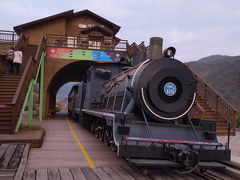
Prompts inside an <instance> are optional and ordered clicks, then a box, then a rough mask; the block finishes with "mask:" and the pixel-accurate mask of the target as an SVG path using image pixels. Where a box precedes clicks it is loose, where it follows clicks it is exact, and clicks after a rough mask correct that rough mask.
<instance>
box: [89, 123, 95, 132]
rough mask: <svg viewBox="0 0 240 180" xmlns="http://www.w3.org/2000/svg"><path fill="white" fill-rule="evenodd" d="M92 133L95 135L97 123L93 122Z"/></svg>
mask: <svg viewBox="0 0 240 180" xmlns="http://www.w3.org/2000/svg"><path fill="white" fill-rule="evenodd" d="M90 132H91V133H92V134H95V122H92V125H91V129H90Z"/></svg>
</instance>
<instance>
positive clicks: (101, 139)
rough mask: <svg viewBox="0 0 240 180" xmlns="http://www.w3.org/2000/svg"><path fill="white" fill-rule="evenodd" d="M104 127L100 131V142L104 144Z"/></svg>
mask: <svg viewBox="0 0 240 180" xmlns="http://www.w3.org/2000/svg"><path fill="white" fill-rule="evenodd" d="M104 129H105V128H104V127H102V128H101V129H100V131H99V140H100V141H102V142H103V140H104V134H105V133H104Z"/></svg>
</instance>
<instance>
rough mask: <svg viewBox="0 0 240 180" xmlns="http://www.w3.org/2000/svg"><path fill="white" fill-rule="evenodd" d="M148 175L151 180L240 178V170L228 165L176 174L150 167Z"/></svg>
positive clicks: (228, 179) (235, 179)
mask: <svg viewBox="0 0 240 180" xmlns="http://www.w3.org/2000/svg"><path fill="white" fill-rule="evenodd" d="M148 176H149V178H150V179H153V180H240V171H239V170H236V169H234V168H231V167H229V166H227V167H226V169H215V170H213V169H212V170H207V171H205V172H203V171H200V170H196V171H193V172H192V173H189V174H177V173H176V172H174V171H173V170H170V169H158V170H157V169H154V170H153V169H152V170H150V171H149V175H148Z"/></svg>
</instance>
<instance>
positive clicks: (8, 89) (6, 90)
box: [0, 87, 16, 94]
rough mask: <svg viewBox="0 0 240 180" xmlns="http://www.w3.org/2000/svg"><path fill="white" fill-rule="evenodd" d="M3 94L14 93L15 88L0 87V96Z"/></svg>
mask: <svg viewBox="0 0 240 180" xmlns="http://www.w3.org/2000/svg"><path fill="white" fill-rule="evenodd" d="M4 92H16V88H6V89H5V88H2V87H0V94H4Z"/></svg>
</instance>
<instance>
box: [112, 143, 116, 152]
mask: <svg viewBox="0 0 240 180" xmlns="http://www.w3.org/2000/svg"><path fill="white" fill-rule="evenodd" d="M111 150H112V152H116V151H117V146H116V145H115V143H114V142H113V143H112V144H111Z"/></svg>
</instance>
